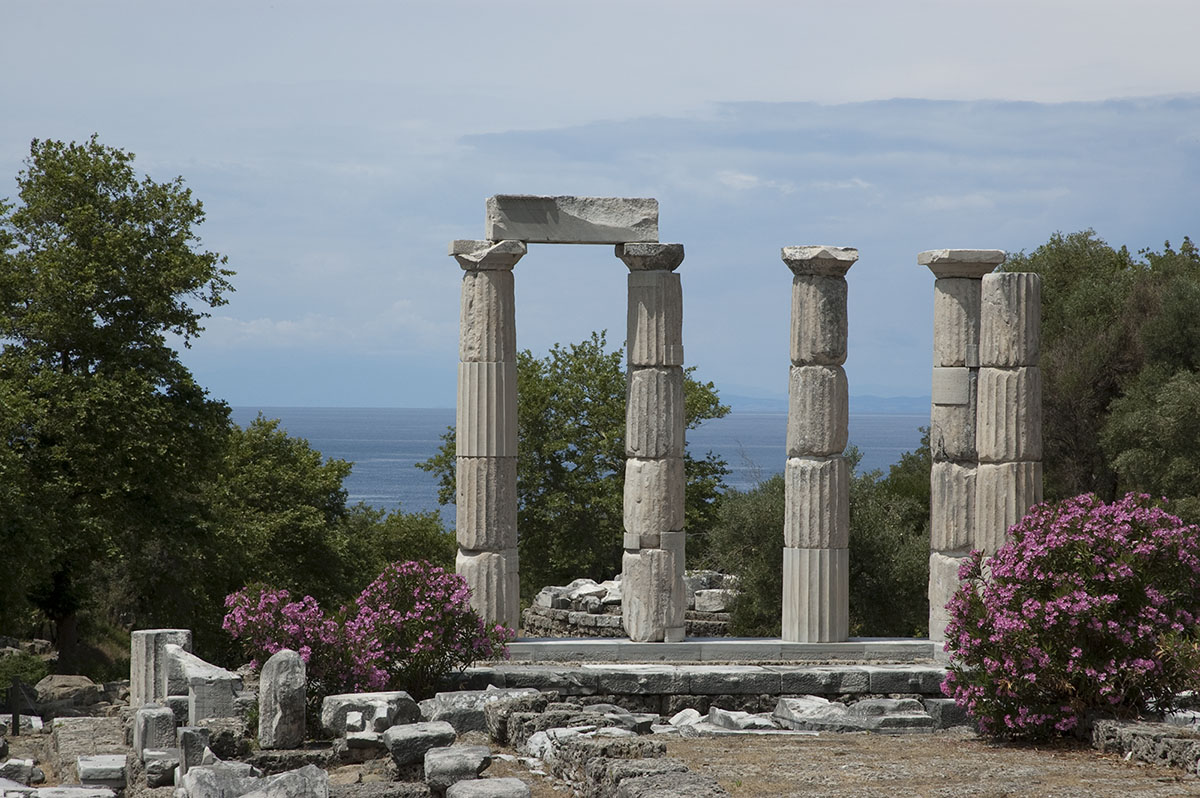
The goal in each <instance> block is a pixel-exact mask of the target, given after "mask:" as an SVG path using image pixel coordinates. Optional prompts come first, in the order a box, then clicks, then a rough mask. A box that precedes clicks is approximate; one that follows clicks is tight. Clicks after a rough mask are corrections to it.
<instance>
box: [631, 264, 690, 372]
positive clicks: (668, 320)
mask: <svg viewBox="0 0 1200 798" xmlns="http://www.w3.org/2000/svg"><path fill="white" fill-rule="evenodd" d="M626 321H627V328H626V329H627V342H628V350H629V353H628V359H629V364H630V365H631V366H682V365H683V289H682V287H681V285H680V281H679V275H678V274H675V273H674V272H667V271H634V272H630V273H629V309H628V313H627V319H626Z"/></svg>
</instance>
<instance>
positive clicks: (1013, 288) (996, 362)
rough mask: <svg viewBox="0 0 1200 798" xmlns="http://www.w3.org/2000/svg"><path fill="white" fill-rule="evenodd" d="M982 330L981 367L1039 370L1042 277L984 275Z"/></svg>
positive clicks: (980, 342)
mask: <svg viewBox="0 0 1200 798" xmlns="http://www.w3.org/2000/svg"><path fill="white" fill-rule="evenodd" d="M979 329H980V333H979V365H981V366H985V367H986V366H994V367H1001V368H1007V367H1015V366H1036V365H1037V363H1038V356H1039V353H1040V350H1041V330H1042V278H1041V276H1040V275H1037V274H1033V273H1032V272H1008V273H997V274H988V275H984V278H983V281H982V295H981V300H980V327H979Z"/></svg>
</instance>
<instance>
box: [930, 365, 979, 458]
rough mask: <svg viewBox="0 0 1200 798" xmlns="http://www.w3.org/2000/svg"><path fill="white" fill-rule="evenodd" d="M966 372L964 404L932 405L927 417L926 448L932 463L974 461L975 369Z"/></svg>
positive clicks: (976, 382)
mask: <svg viewBox="0 0 1200 798" xmlns="http://www.w3.org/2000/svg"><path fill="white" fill-rule="evenodd" d="M964 371H967V392H968V398H967V402H966V404H957V405H950V404H936V403H935V404H934V405H933V406H932V407H931V409H930V413H929V448H930V452H931V454H932V455H933V459H934V460H942V461H951V460H952V461H964V462H974V461H975V457H976V454H975V401H976V400H975V396H976V392H977V384H978V374H977V371H978V370H977V369H964Z"/></svg>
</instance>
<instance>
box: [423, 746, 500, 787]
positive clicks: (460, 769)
mask: <svg viewBox="0 0 1200 798" xmlns="http://www.w3.org/2000/svg"><path fill="white" fill-rule="evenodd" d="M490 764H492V752H491V749H490V748H488V747H487V746H486V745H452V746H450V747H448V748H431V749H430V750H428V751H426V752H425V782H426V783H427V784H428V785H429V786H430V787H431V788H433V791H434V792H438V793H440V792H442V791H444V790H446V789H447V788H448V787H449V786H450V785H451V784H457V783H458V782H460V781H464V780H466V779H477V778H479V776H480V775H481V774H482V773H483V771H485V770H487V768H488V765H490Z"/></svg>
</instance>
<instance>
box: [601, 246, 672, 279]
mask: <svg viewBox="0 0 1200 798" xmlns="http://www.w3.org/2000/svg"><path fill="white" fill-rule="evenodd" d="M616 253H617V257H618V258H620V259H621V260H622V261H624V262H625V265H626V266H628V267H629V271H631V272H648V271H667V272H673V271H675V269H676V268H677V267H678V266H679V264H681V263H683V244H651V243H644V242H641V243H636V244H617V246H616Z"/></svg>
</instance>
